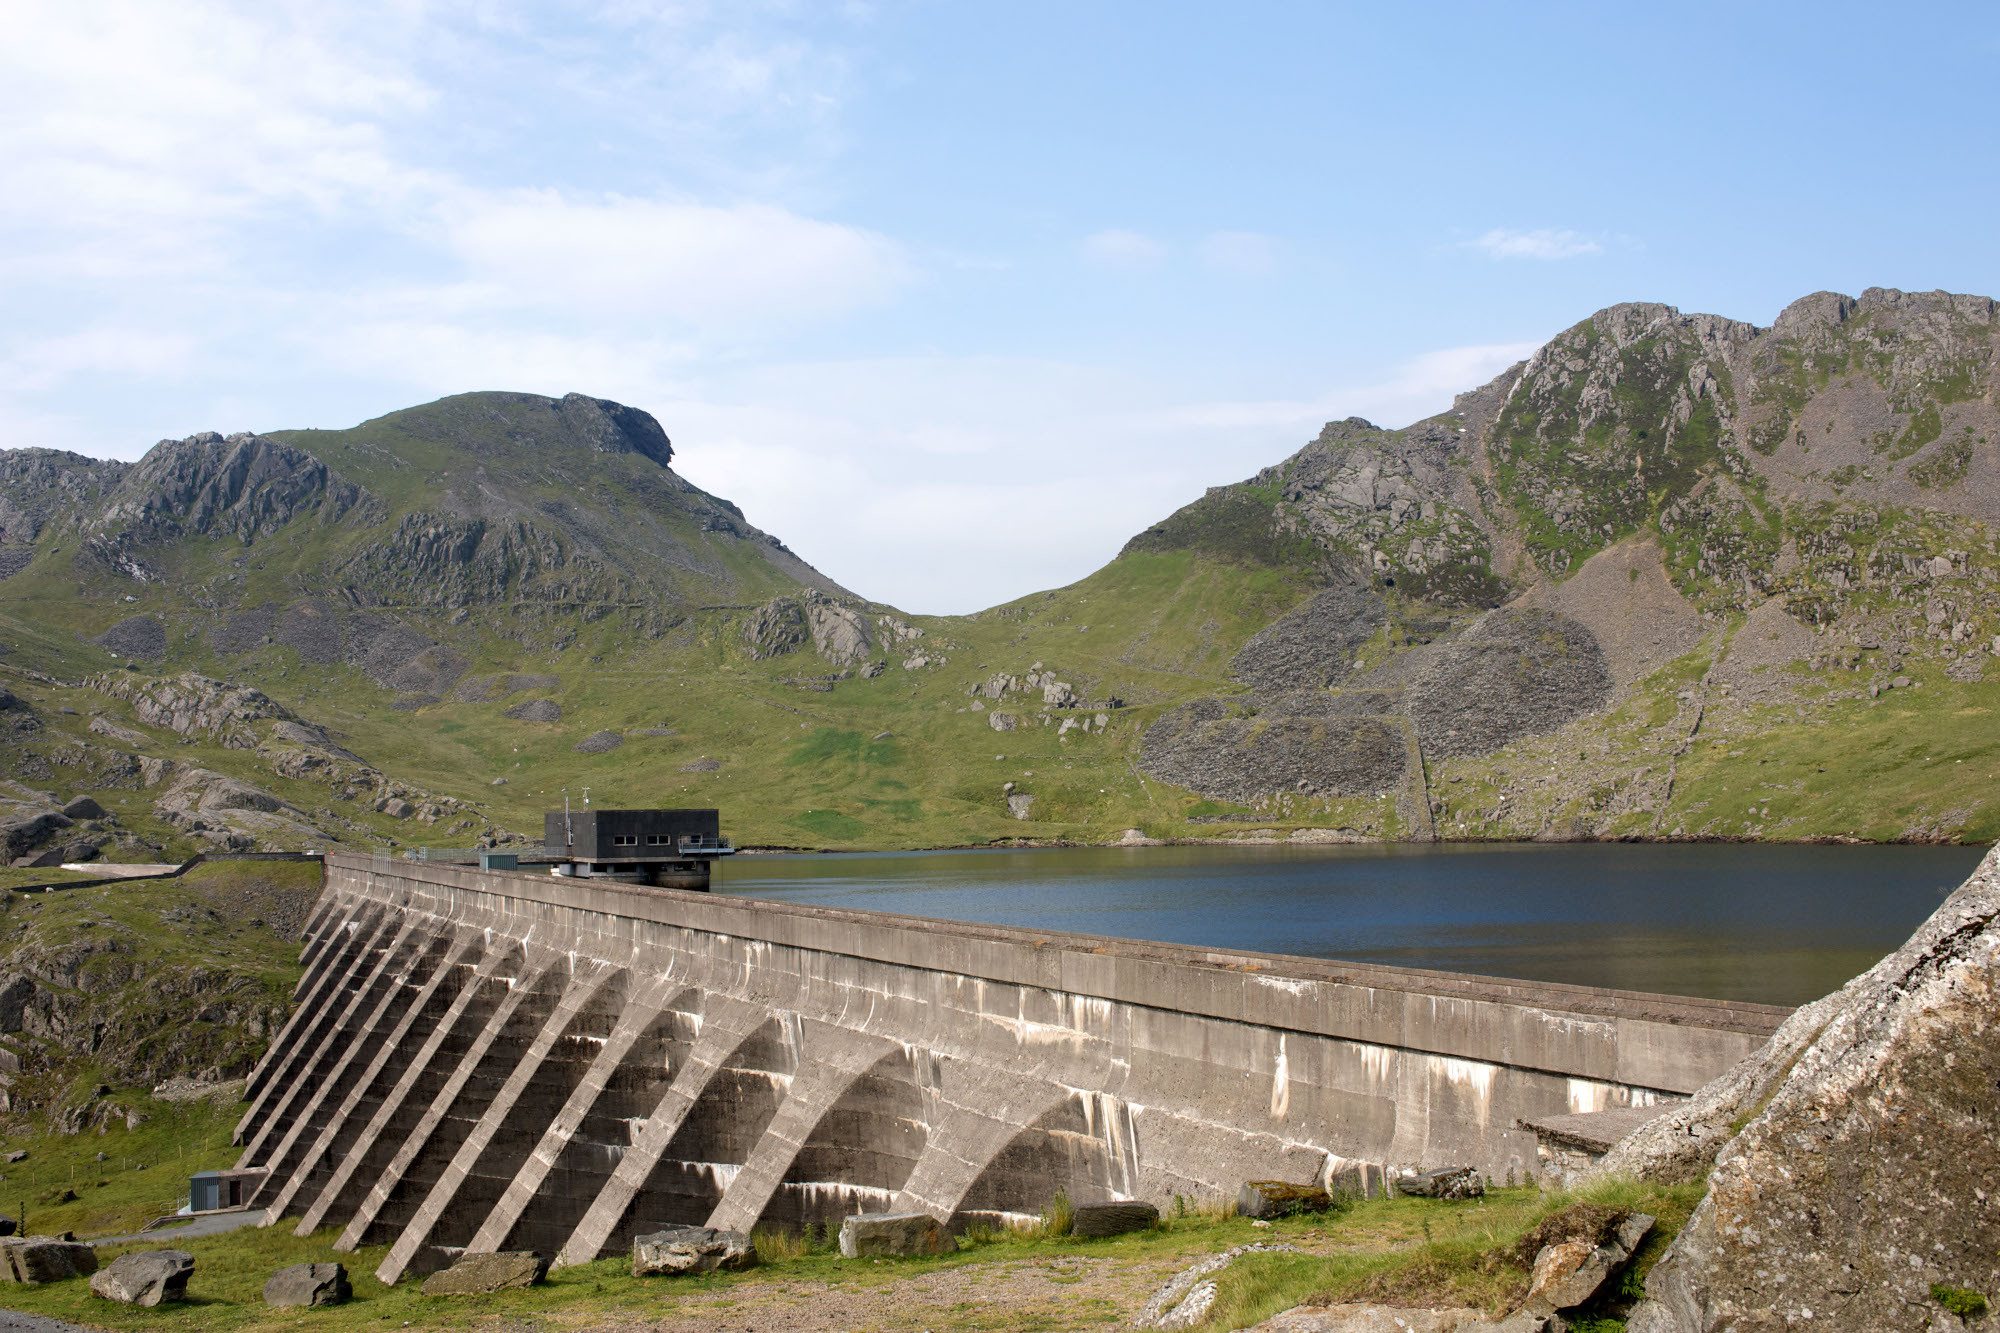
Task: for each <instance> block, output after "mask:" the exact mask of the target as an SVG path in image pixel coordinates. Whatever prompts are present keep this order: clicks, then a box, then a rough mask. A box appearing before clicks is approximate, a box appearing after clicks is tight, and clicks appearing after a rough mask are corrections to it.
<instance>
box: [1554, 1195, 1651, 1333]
mask: <svg viewBox="0 0 2000 1333" xmlns="http://www.w3.org/2000/svg"><path fill="white" fill-rule="evenodd" d="M1652 1229H1653V1218H1652V1217H1650V1216H1648V1215H1647V1214H1645V1213H1632V1214H1630V1215H1628V1216H1626V1217H1624V1218H1622V1219H1620V1220H1619V1222H1618V1223H1617V1224H1616V1225H1615V1226H1614V1227H1612V1229H1611V1232H1610V1234H1609V1235H1606V1236H1603V1237H1602V1238H1600V1239H1598V1240H1597V1241H1596V1242H1595V1243H1592V1241H1591V1240H1589V1239H1587V1238H1580V1239H1574V1240H1565V1241H1558V1242H1556V1243H1555V1244H1553V1245H1547V1246H1544V1247H1543V1248H1542V1250H1541V1252H1540V1253H1538V1254H1537V1255H1536V1256H1535V1266H1534V1270H1533V1272H1532V1273H1531V1274H1530V1276H1529V1279H1528V1298H1527V1302H1526V1307H1527V1309H1529V1310H1531V1311H1534V1312H1536V1313H1540V1314H1554V1313H1556V1312H1557V1311H1559V1310H1570V1309H1574V1308H1576V1307H1577V1306H1580V1305H1583V1304H1584V1303H1586V1302H1587V1301H1589V1300H1590V1299H1591V1298H1592V1297H1594V1296H1596V1295H1597V1293H1598V1292H1599V1291H1600V1290H1602V1289H1603V1287H1604V1284H1605V1283H1606V1282H1608V1281H1610V1280H1611V1275H1612V1274H1614V1273H1616V1272H1617V1271H1618V1270H1619V1269H1620V1268H1623V1267H1624V1266H1625V1264H1626V1263H1627V1262H1629V1261H1630V1260H1631V1258H1632V1256H1633V1255H1634V1254H1636V1253H1638V1250H1639V1245H1640V1243H1641V1242H1643V1241H1644V1240H1645V1239H1646V1235H1647V1233H1648V1232H1650V1231H1652Z"/></svg>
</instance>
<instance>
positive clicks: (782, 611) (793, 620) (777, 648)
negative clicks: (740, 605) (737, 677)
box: [743, 597, 812, 658]
mask: <svg viewBox="0 0 2000 1333" xmlns="http://www.w3.org/2000/svg"><path fill="white" fill-rule="evenodd" d="M743 637H744V639H745V640H746V641H747V642H748V643H749V645H750V656H751V657H753V658H765V657H782V656H784V655H785V654H786V653H789V652H793V651H796V650H797V649H799V648H802V647H804V646H805V644H806V641H807V640H808V639H810V638H811V637H812V633H811V631H810V630H808V629H807V628H806V609H805V607H804V605H803V604H801V603H800V601H799V599H798V598H796V597H774V598H772V599H771V600H770V601H768V602H766V603H764V604H763V605H762V606H760V607H758V608H757V609H756V610H755V611H753V612H751V613H750V618H749V619H748V620H745V621H744V622H743Z"/></svg>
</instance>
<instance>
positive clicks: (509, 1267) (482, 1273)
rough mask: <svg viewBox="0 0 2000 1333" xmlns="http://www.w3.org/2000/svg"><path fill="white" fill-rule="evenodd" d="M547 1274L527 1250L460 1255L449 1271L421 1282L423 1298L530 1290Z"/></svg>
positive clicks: (542, 1260)
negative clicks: (512, 1289) (529, 1288)
mask: <svg viewBox="0 0 2000 1333" xmlns="http://www.w3.org/2000/svg"><path fill="white" fill-rule="evenodd" d="M548 1274H549V1261H548V1260H547V1259H545V1258H543V1257H542V1256H541V1255H539V1254H535V1253H534V1252H532V1251H529V1250H501V1251H498V1252H496V1253H486V1254H466V1255H461V1256H460V1257H459V1259H458V1260H457V1262H455V1263H454V1264H452V1266H451V1267H449V1268H445V1269H441V1270H439V1271H438V1272H435V1273H432V1274H431V1275H430V1276H429V1277H427V1278H425V1279H424V1287H423V1291H424V1295H426V1296H483V1295H485V1294H487V1293H488V1292H495V1291H506V1290H508V1289H509V1288H512V1287H532V1286H534V1285H535V1284H536V1283H537V1282H540V1281H541V1280H542V1279H543V1278H545V1277H547V1276H548Z"/></svg>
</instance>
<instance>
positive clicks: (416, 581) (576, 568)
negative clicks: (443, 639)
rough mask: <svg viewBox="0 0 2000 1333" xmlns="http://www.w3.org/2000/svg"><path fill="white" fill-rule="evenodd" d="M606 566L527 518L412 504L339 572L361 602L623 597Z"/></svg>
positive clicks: (446, 603) (453, 604) (441, 603)
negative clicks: (492, 517) (466, 514)
mask: <svg viewBox="0 0 2000 1333" xmlns="http://www.w3.org/2000/svg"><path fill="white" fill-rule="evenodd" d="M607 573H608V572H607V571H606V570H605V568H604V567H603V566H602V565H601V564H600V563H598V562H597V561H594V560H590V559H588V558H585V557H583V556H581V555H579V554H578V553H577V552H576V551H574V550H573V549H572V547H571V544H570V543H569V542H567V541H565V540H564V539H563V538H562V537H560V536H558V535H557V534H556V533H554V532H552V531H550V530H548V529H547V528H545V527H543V526H542V525H541V524H538V523H535V522H533V521H530V520H525V519H516V520H514V521H512V522H502V523H489V522H487V521H486V520H485V519H479V518H457V517H453V516H451V515H448V514H438V513H434V512H431V511H428V510H418V511H416V512H414V513H409V514H405V515H404V516H403V518H402V519H401V521H399V522H398V523H397V525H396V528H395V531H393V532H392V533H390V534H389V535H388V536H387V537H386V538H385V539H383V540H382V541H380V542H377V543H373V544H371V545H369V546H367V547H365V548H363V549H362V550H361V551H360V552H359V553H357V554H356V555H355V556H354V557H353V558H352V559H350V560H349V561H347V562H346V564H344V565H343V566H342V567H341V569H340V578H341V580H342V581H343V582H344V584H345V585H346V586H347V587H348V588H351V589H353V590H354V591H355V593H356V594H357V597H358V599H359V600H361V601H362V602H363V604H364V605H368V604H372V605H382V604H385V603H387V604H408V603H411V602H415V603H418V604H420V605H437V606H448V607H460V606H470V605H474V604H476V603H482V602H495V601H502V600H513V599H524V600H532V601H548V602H565V601H569V602H588V601H594V600H602V599H610V600H614V601H617V600H626V599H629V598H630V597H631V596H632V592H631V590H630V589H629V588H628V587H627V586H626V585H625V583H624V581H623V580H622V579H619V578H616V577H615V576H613V577H607Z"/></svg>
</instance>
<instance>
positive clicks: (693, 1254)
mask: <svg viewBox="0 0 2000 1333" xmlns="http://www.w3.org/2000/svg"><path fill="white" fill-rule="evenodd" d="M756 1262H757V1251H756V1250H755V1249H753V1248H752V1247H751V1245H750V1238H749V1237H748V1236H746V1235H744V1234H743V1233H742V1232H740V1231H717V1230H716V1229H715V1228H713V1227H668V1228H667V1229H666V1230H665V1231H655V1232H653V1233H652V1234H651V1235H649V1236H640V1237H638V1238H637V1239H636V1240H634V1241H633V1242H632V1276H633V1277H656V1276H660V1275H662V1274H664V1275H666V1276H669V1277H673V1276H678V1275H680V1274H682V1273H713V1272H715V1271H717V1270H718V1269H738V1268H750V1267H752V1266H754V1265H755V1264H756Z"/></svg>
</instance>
